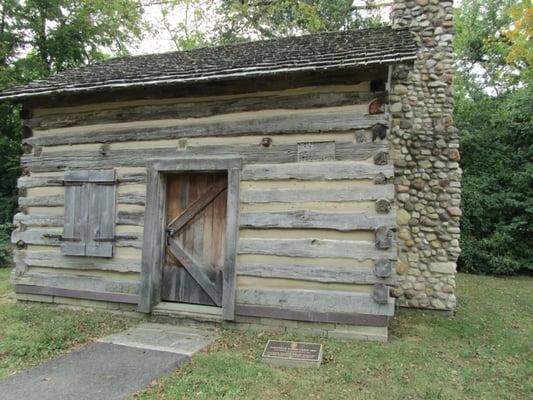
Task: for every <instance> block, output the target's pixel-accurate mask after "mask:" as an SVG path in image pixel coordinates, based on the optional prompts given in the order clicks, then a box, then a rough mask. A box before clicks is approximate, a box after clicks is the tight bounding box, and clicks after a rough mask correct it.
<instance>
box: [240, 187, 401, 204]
mask: <svg viewBox="0 0 533 400" xmlns="http://www.w3.org/2000/svg"><path fill="white" fill-rule="evenodd" d="M383 197H385V198H389V199H393V198H394V186H393V185H379V186H368V187H356V188H351V189H327V188H322V189H295V188H268V189H254V188H252V189H243V190H242V191H241V201H242V202H244V203H271V202H283V203H293V202H306V201H334V202H338V201H363V200H376V199H379V198H383Z"/></svg>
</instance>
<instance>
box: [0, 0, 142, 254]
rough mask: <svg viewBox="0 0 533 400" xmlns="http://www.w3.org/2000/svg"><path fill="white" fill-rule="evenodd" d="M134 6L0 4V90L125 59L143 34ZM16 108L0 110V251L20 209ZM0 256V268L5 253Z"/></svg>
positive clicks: (124, 0)
mask: <svg viewBox="0 0 533 400" xmlns="http://www.w3.org/2000/svg"><path fill="white" fill-rule="evenodd" d="M142 11H143V10H142V7H141V5H140V2H138V1H135V0H75V1H71V0H25V1H23V2H22V1H18V0H0V90H2V89H4V88H6V87H10V86H14V85H17V84H22V83H25V82H28V81H30V80H33V79H41V78H45V77H47V76H49V75H50V74H51V73H54V72H58V71H61V70H64V69H67V68H72V67H76V66H79V65H82V64H87V63H90V62H93V61H96V60H101V59H103V58H105V57H106V56H107V54H108V53H111V54H127V52H128V50H127V48H128V46H129V45H130V44H131V43H133V41H134V40H136V39H139V38H140V37H141V35H142V32H143V22H142ZM20 130H21V123H20V118H19V113H18V107H16V106H14V105H10V104H1V105H0V167H1V168H2V179H1V180H0V232H2V234H1V235H0V242H1V243H0V247H1V248H2V249H4V250H5V243H4V242H5V239H6V237H5V232H6V228H5V226H6V224H10V223H11V221H12V218H13V213H14V211H15V209H16V200H17V190H16V180H17V177H18V176H20V167H19V164H20V162H19V160H20V155H21V154H22V148H21V134H20ZM4 250H2V251H0V262H2V259H3V257H4V256H5V251H4Z"/></svg>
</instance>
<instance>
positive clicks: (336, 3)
mask: <svg viewBox="0 0 533 400" xmlns="http://www.w3.org/2000/svg"><path fill="white" fill-rule="evenodd" d="M219 14H220V15H223V16H224V18H222V20H221V21H220V23H219V25H218V27H217V30H218V35H219V41H220V42H221V43H224V44H226V43H233V42H236V41H243V40H250V39H255V38H263V39H271V38H275V37H285V36H293V35H297V34H303V33H316V32H323V31H338V30H346V29H357V28H362V27H366V26H372V25H378V24H379V18H378V16H377V14H376V13H375V12H374V13H370V14H366V15H365V14H362V13H361V12H360V11H359V10H358V9H356V8H355V7H354V6H353V0H299V1H296V0H270V1H269V0H222V3H221V6H220V9H219Z"/></svg>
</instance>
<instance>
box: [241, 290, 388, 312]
mask: <svg viewBox="0 0 533 400" xmlns="http://www.w3.org/2000/svg"><path fill="white" fill-rule="evenodd" d="M236 301H237V303H238V304H254V305H260V306H270V307H284V308H288V309H293V310H305V311H318V312H346V313H359V314H373V315H388V316H392V315H394V299H392V298H391V299H389V301H388V303H387V304H378V303H376V302H375V301H374V300H373V299H372V297H371V296H370V295H369V294H367V293H353V292H341V291H318V290H317V291H314V290H301V291H299V290H268V289H248V288H246V289H245V288H241V289H237V298H236Z"/></svg>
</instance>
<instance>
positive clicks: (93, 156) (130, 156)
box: [22, 142, 387, 172]
mask: <svg viewBox="0 0 533 400" xmlns="http://www.w3.org/2000/svg"><path fill="white" fill-rule="evenodd" d="M335 147H336V150H335V151H336V158H337V160H366V159H368V158H369V157H372V155H373V154H375V153H376V152H378V151H380V150H383V149H385V148H387V145H386V144H374V143H352V142H337V143H336V144H335ZM191 156H198V157H205V156H241V157H242V158H243V162H244V163H247V164H251V163H289V162H296V158H297V144H281V145H273V146H271V147H261V146H259V145H211V146H191V147H187V148H186V149H184V150H178V149H177V148H172V147H165V148H147V149H120V150H111V151H110V152H109V153H108V154H107V155H102V154H100V153H99V152H98V151H87V150H80V151H58V152H49V153H47V154H45V155H42V156H40V157H34V156H23V157H22V164H23V166H24V167H25V168H27V169H29V170H30V171H32V172H50V171H60V170H64V169H66V168H74V169H83V168H86V169H91V168H114V167H120V166H122V167H140V166H141V167H143V166H145V165H146V162H147V160H148V159H151V158H172V157H174V158H175V157H191Z"/></svg>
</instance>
